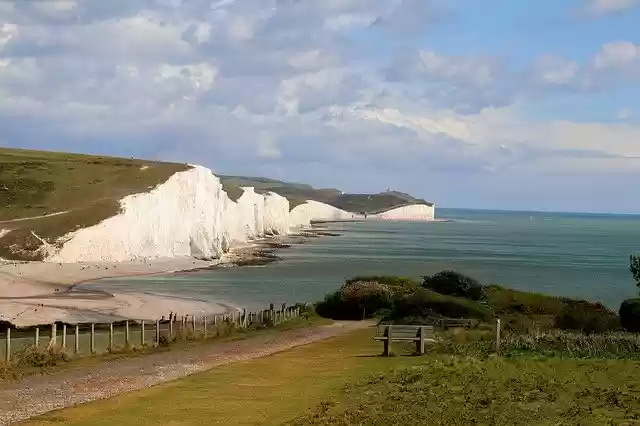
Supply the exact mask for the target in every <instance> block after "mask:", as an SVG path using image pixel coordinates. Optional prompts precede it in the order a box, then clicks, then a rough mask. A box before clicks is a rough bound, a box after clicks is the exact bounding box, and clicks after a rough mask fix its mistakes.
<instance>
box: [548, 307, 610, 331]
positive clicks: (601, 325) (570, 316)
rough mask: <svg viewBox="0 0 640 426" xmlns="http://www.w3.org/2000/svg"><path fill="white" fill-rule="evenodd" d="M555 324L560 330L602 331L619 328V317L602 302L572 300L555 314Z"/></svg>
mask: <svg viewBox="0 0 640 426" xmlns="http://www.w3.org/2000/svg"><path fill="white" fill-rule="evenodd" d="M555 326H556V327H557V328H559V329H561V330H581V331H583V332H586V333H604V332H607V331H612V330H618V329H620V319H619V318H618V316H617V315H616V314H615V312H612V311H611V310H609V309H608V308H607V307H606V306H604V305H603V304H602V303H590V302H585V301H582V300H574V301H571V302H570V303H567V304H566V305H565V306H564V308H563V309H562V311H561V312H560V314H558V315H557V316H556V318H555Z"/></svg>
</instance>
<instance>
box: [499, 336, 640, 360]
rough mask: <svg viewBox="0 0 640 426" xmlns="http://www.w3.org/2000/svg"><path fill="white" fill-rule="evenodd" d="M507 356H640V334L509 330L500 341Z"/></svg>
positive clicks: (623, 357) (626, 357)
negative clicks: (513, 331)
mask: <svg viewBox="0 0 640 426" xmlns="http://www.w3.org/2000/svg"><path fill="white" fill-rule="evenodd" d="M501 347H502V350H503V353H504V354H505V355H507V356H518V355H523V354H536V355H543V356H564V357H570V358H605V359H606V358H608V359H636V360H637V359H639V358H640V338H638V335H636V334H630V333H618V332H614V333H595V334H584V333H581V332H575V331H562V330H553V331H550V332H545V333H533V332H528V333H507V334H505V335H504V337H503V338H502V341H501Z"/></svg>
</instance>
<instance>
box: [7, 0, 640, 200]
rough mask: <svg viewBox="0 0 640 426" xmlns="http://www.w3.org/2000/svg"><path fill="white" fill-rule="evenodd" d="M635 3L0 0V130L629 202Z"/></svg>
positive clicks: (212, 160) (18, 137)
mask: <svg viewBox="0 0 640 426" xmlns="http://www.w3.org/2000/svg"><path fill="white" fill-rule="evenodd" d="M638 28H640V0H561V1H560V0H538V1H530V0H449V1H445V0H441V1H438V0H108V1H106V0H9V1H7V0H0V145H4V146H11V147H23V148H39V149H50V150H68V151H80V152H89V153H101V154H112V155H118V156H127V157H130V156H136V157H143V158H151V159H165V160H176V161H188V162H192V163H199V164H204V165H206V166H209V167H211V168H212V169H214V171H216V172H220V173H228V174H244V175H262V176H269V177H275V178H281V179H287V180H295V181H302V182H307V183H311V184H314V185H316V186H320V187H339V188H341V189H345V190H348V191H357V192H364V191H381V190H385V189H386V188H388V187H391V188H394V189H399V190H404V191H407V192H411V193H412V194H414V195H417V196H421V197H424V198H427V199H430V200H434V201H435V202H436V203H437V205H438V206H440V207H471V208H498V209H536V210H561V211H596V212H640V196H639V195H640V191H639V190H638V189H637V187H638V185H637V181H638V178H639V177H640V30H638Z"/></svg>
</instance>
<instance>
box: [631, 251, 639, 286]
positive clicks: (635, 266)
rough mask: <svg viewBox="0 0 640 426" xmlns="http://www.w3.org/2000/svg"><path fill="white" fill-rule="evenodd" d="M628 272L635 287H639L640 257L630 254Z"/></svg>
mask: <svg viewBox="0 0 640 426" xmlns="http://www.w3.org/2000/svg"><path fill="white" fill-rule="evenodd" d="M629 271H630V272H631V275H633V279H634V280H635V282H636V285H637V286H638V287H640V256H639V255H637V254H632V255H631V256H629Z"/></svg>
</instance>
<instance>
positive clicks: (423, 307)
mask: <svg viewBox="0 0 640 426" xmlns="http://www.w3.org/2000/svg"><path fill="white" fill-rule="evenodd" d="M491 314H492V313H491V310H490V309H488V308H486V307H484V306H482V305H480V304H478V303H476V302H474V301H472V300H469V299H465V298H461V297H454V296H447V295H442V294H438V293H436V292H434V291H432V290H427V289H422V290H420V291H419V292H417V293H416V294H413V295H409V296H405V297H401V298H398V299H396V300H395V303H394V307H393V311H392V317H393V318H391V319H395V320H399V319H403V318H425V317H447V318H477V319H486V318H489V317H491Z"/></svg>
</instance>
